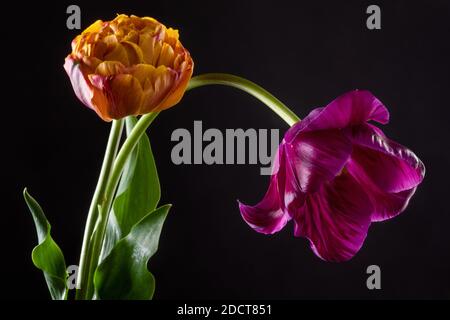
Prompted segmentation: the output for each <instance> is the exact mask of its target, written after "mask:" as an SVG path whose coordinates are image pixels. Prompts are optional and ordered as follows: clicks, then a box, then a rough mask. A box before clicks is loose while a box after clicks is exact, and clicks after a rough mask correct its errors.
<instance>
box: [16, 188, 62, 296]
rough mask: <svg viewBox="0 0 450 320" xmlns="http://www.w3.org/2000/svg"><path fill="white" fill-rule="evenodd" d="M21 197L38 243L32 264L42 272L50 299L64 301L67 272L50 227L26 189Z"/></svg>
mask: <svg viewBox="0 0 450 320" xmlns="http://www.w3.org/2000/svg"><path fill="white" fill-rule="evenodd" d="M23 196H24V198H25V202H26V203H27V205H28V208H29V209H30V212H31V215H32V216H33V220H34V224H35V226H36V232H37V237H38V243H39V244H38V245H37V246H36V247H34V249H33V252H32V254H31V258H32V260H33V263H34V265H35V266H36V267H37V268H38V269H40V270H42V271H43V272H44V277H45V281H46V282H47V286H48V289H49V291H50V295H51V297H52V299H53V300H65V299H67V287H66V278H67V272H66V263H65V262H64V256H63V253H62V251H61V249H60V248H59V247H58V245H57V244H56V242H55V241H54V240H53V239H52V237H51V235H50V229H51V226H50V223H49V222H48V221H47V218H46V217H45V215H44V212H43V211H42V208H41V206H40V205H39V204H38V203H37V201H36V200H35V199H34V198H33V197H32V196H30V194H29V193H28V191H27V189H25V190H24V191H23Z"/></svg>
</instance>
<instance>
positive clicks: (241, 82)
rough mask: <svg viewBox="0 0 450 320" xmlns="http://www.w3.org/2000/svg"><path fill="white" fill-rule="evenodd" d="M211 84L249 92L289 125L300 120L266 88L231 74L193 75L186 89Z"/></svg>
mask: <svg viewBox="0 0 450 320" xmlns="http://www.w3.org/2000/svg"><path fill="white" fill-rule="evenodd" d="M213 84H220V85H225V86H230V87H234V88H237V89H240V90H243V91H245V92H247V93H249V94H251V95H252V96H254V97H255V98H257V99H258V100H260V101H261V102H262V103H264V104H265V105H267V106H268V107H269V108H270V109H272V110H273V111H274V112H275V113H276V114H277V115H279V116H280V117H281V118H282V119H283V120H284V121H286V122H287V124H289V126H292V125H293V124H295V123H297V122H299V121H300V118H299V117H297V115H296V114H295V113H294V112H292V111H291V110H290V109H289V108H288V107H287V106H286V105H285V104H283V103H282V102H281V101H280V100H278V99H277V98H276V97H274V96H273V95H272V94H270V93H269V92H268V91H267V90H265V89H264V88H262V87H260V86H259V85H257V84H256V83H254V82H251V81H249V80H247V79H244V78H241V77H237V76H234V75H231V74H226V73H206V74H202V75H199V76H196V77H193V78H192V79H191V81H190V82H189V86H188V90H190V89H194V88H198V87H203V86H207V85H213Z"/></svg>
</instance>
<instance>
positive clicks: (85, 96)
mask: <svg viewBox="0 0 450 320" xmlns="http://www.w3.org/2000/svg"><path fill="white" fill-rule="evenodd" d="M64 69H65V70H66V72H67V74H68V75H69V78H70V82H71V83H72V87H73V90H74V92H75V95H76V96H77V97H78V99H79V100H80V101H81V102H82V103H83V104H84V105H85V106H87V107H88V108H90V109H92V110H94V111H95V112H96V113H97V114H98V115H99V116H100V117H101V118H102V119H103V120H105V121H111V118H109V117H107V116H105V114H104V112H105V110H106V109H107V107H108V104H109V102H108V100H107V98H106V96H105V95H104V94H103V92H102V90H99V89H97V88H96V87H95V86H93V85H92V84H91V81H90V80H89V79H86V76H85V75H87V74H89V71H90V70H89V67H88V66H86V65H84V64H83V63H82V62H80V61H76V60H74V59H73V58H72V57H71V56H68V57H67V58H66V60H65V63H64Z"/></svg>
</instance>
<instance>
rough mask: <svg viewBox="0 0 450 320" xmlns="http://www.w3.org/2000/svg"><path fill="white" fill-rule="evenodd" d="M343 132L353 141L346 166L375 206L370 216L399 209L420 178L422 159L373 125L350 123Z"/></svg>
mask: <svg viewBox="0 0 450 320" xmlns="http://www.w3.org/2000/svg"><path fill="white" fill-rule="evenodd" d="M347 133H348V136H349V137H350V138H351V139H352V141H353V143H354V146H353V152H352V155H351V158H350V161H349V162H348V165H347V169H348V171H349V172H350V174H352V175H353V176H354V177H355V178H356V179H357V180H358V182H359V183H360V184H361V185H363V186H364V189H365V190H366V191H367V193H368V195H369V197H370V198H371V200H372V202H373V204H374V206H375V212H374V214H373V217H372V220H373V221H382V220H386V219H389V218H392V217H394V216H396V215H397V214H399V213H401V212H402V211H403V210H404V209H405V208H406V206H407V205H408V202H409V200H410V198H411V197H412V196H413V194H414V192H415V190H416V187H417V186H418V185H419V184H420V183H421V182H422V180H423V178H424V175H425V167H424V165H423V163H422V161H420V159H419V158H418V157H417V156H416V155H415V154H414V153H413V152H412V151H411V150H409V149H407V148H406V147H404V146H402V145H400V144H398V143H396V142H394V141H392V140H389V139H388V138H386V136H385V135H384V134H383V133H382V132H381V130H380V129H378V128H376V127H374V126H371V125H368V124H366V125H362V126H357V127H353V128H351V129H349V130H347Z"/></svg>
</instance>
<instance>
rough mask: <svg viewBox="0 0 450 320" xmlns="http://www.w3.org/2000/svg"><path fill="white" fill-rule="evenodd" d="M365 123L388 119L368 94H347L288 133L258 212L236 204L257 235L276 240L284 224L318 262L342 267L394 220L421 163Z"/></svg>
mask: <svg viewBox="0 0 450 320" xmlns="http://www.w3.org/2000/svg"><path fill="white" fill-rule="evenodd" d="M369 120H373V121H376V122H378V123H381V124H386V123H388V121H389V112H388V110H387V109H386V107H385V106H384V105H383V104H382V103H381V102H380V101H379V100H378V99H377V98H376V97H374V96H373V95H372V94H371V93H370V92H368V91H359V90H355V91H351V92H349V93H346V94H344V95H342V96H340V97H339V98H337V99H336V100H334V101H333V102H331V103H330V104H329V105H327V106H326V107H324V108H317V109H315V110H313V111H312V112H311V113H310V114H309V115H308V116H307V117H306V118H305V119H304V120H302V121H300V122H298V123H297V124H295V125H294V126H292V127H291V128H290V129H289V131H288V132H287V133H286V135H285V137H284V139H283V141H282V142H281V144H280V146H279V147H278V151H277V155H276V159H275V161H274V165H273V171H272V176H271V180H270V185H269V189H268V191H267V193H266V195H265V196H264V199H263V200H262V201H261V202H260V203H258V204H257V205H256V206H247V205H244V204H242V203H239V209H240V211H241V214H242V217H243V218H244V220H245V221H246V222H247V223H248V224H249V225H250V226H251V227H252V228H253V229H255V230H256V231H258V232H261V233H264V234H273V233H275V232H278V231H280V230H281V229H282V228H283V227H284V226H285V225H286V223H287V222H288V221H289V220H291V219H292V220H293V221H294V226H295V230H294V234H295V236H300V237H305V238H307V239H309V241H310V244H311V248H312V250H313V251H314V252H315V254H316V255H317V256H319V257H320V258H322V259H324V260H327V261H346V260H349V259H350V258H352V257H353V256H354V255H355V254H356V253H357V252H358V251H359V249H360V248H361V246H362V244H363V242H364V239H365V238H366V235H367V231H368V228H369V226H370V224H371V222H375V221H383V220H387V219H390V218H392V217H395V216H396V215H398V214H399V213H401V212H402V211H403V210H404V209H405V208H406V206H407V205H408V202H409V200H410V199H411V197H412V195H413V194H414V192H415V190H416V188H417V186H418V185H419V184H420V183H421V182H422V180H423V178H424V175H425V167H424V165H423V163H422V162H421V161H420V159H419V158H418V157H417V156H416V155H415V154H414V153H413V152H412V151H411V150H409V149H407V148H406V147H404V146H402V145H400V144H398V143H396V142H394V141H392V140H389V139H388V138H387V137H386V136H385V135H384V134H383V132H382V131H381V130H380V129H379V128H377V127H375V126H373V125H372V124H370V123H368V121H369Z"/></svg>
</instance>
